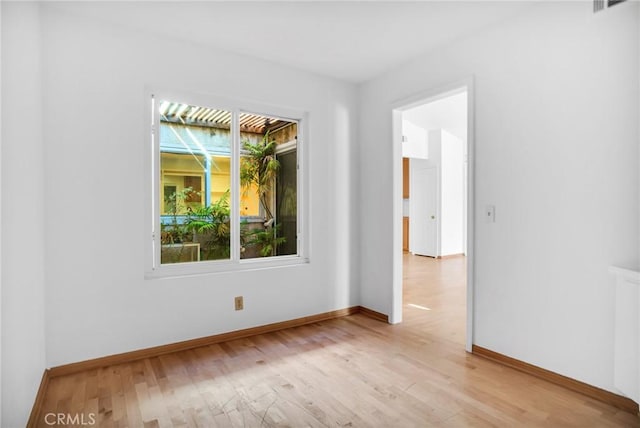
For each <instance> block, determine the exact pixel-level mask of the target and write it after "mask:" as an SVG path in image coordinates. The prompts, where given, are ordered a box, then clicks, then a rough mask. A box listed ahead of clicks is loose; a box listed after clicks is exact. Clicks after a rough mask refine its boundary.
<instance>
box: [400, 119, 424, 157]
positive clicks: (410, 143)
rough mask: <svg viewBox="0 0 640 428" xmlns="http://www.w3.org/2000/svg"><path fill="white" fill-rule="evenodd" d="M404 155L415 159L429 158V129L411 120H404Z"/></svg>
mask: <svg viewBox="0 0 640 428" xmlns="http://www.w3.org/2000/svg"><path fill="white" fill-rule="evenodd" d="M402 136H403V137H405V138H406V141H403V142H402V157H403V158H414V159H428V158H429V146H428V145H427V131H426V130H425V129H424V128H422V127H420V126H418V125H416V124H414V123H412V122H411V121H409V120H404V119H403V120H402Z"/></svg>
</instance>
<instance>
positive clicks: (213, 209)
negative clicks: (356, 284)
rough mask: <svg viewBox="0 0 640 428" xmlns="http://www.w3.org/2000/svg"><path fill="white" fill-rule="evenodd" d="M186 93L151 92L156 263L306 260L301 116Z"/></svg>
mask: <svg viewBox="0 0 640 428" xmlns="http://www.w3.org/2000/svg"><path fill="white" fill-rule="evenodd" d="M185 98H186V97H176V96H171V97H165V96H159V95H158V94H156V95H153V96H152V98H151V110H152V132H151V152H152V156H151V158H152V161H151V168H150V170H151V175H152V180H151V181H152V186H151V187H152V188H151V193H152V196H151V198H150V205H151V209H150V211H151V213H152V215H151V217H152V221H151V223H152V225H151V245H150V248H151V251H150V254H151V256H150V259H152V260H151V262H150V269H148V271H151V272H154V273H160V274H161V275H164V274H169V275H170V274H171V273H172V272H173V273H176V274H184V273H187V274H188V273H191V272H193V273H198V272H207V271H216V270H228V269H240V268H242V266H246V264H247V263H250V264H251V266H252V267H255V266H256V263H265V262H266V264H271V265H272V264H287V263H292V262H294V263H295V262H296V261H303V260H304V259H303V257H302V256H303V251H302V250H303V246H302V228H301V226H302V224H301V218H300V213H301V211H302V210H301V201H302V200H303V199H302V197H301V196H302V195H301V192H300V190H301V186H300V183H301V176H300V171H301V169H300V164H301V160H300V158H301V157H300V148H301V147H300V144H301V141H302V138H301V137H300V131H301V129H302V126H301V125H302V114H295V113H294V114H291V113H290V112H289V115H283V114H282V113H281V112H273V114H271V113H269V114H265V113H254V112H252V111H250V110H243V109H241V106H237V105H235V106H234V105H233V103H228V102H226V103H225V107H221V106H219V105H215V104H214V105H212V104H210V103H199V102H191V101H190V100H189V101H186V100H185ZM229 105H232V108H230V107H229ZM256 110H257V109H256ZM261 111H265V109H263V108H262V109H261Z"/></svg>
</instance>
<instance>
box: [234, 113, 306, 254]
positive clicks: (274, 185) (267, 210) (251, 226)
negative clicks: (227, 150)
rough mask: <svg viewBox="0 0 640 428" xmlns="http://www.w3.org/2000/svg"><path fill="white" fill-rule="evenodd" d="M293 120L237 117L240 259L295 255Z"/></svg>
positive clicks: (295, 172) (294, 144)
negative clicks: (239, 144) (239, 155)
mask: <svg viewBox="0 0 640 428" xmlns="http://www.w3.org/2000/svg"><path fill="white" fill-rule="evenodd" d="M297 132H298V124H297V122H295V121H286V120H282V119H278V118H273V117H268V116H262V115H255V114H248V113H243V114H241V115H240V139H241V158H240V184H241V188H242V189H241V205H240V207H241V209H240V214H241V216H242V218H241V226H240V233H241V258H243V259H249V258H256V257H272V256H278V255H291V254H297V196H296V194H297Z"/></svg>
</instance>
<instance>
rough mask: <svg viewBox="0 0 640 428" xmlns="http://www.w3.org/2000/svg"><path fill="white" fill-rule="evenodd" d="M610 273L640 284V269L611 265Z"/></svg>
mask: <svg viewBox="0 0 640 428" xmlns="http://www.w3.org/2000/svg"><path fill="white" fill-rule="evenodd" d="M609 273H611V274H613V275H615V276H617V277H618V278H622V279H624V280H626V281H629V282H632V283H635V284H638V285H640V269H628V268H623V267H618V266H609Z"/></svg>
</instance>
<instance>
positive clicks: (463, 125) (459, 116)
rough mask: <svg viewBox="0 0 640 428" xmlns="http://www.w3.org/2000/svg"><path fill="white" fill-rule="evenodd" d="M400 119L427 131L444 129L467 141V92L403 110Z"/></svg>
mask: <svg viewBox="0 0 640 428" xmlns="http://www.w3.org/2000/svg"><path fill="white" fill-rule="evenodd" d="M402 118H403V119H405V120H408V121H409V122H411V123H413V124H414V125H417V126H419V127H421V128H423V129H426V130H427V131H429V130H432V129H444V130H445V131H448V132H450V133H451V134H453V135H455V136H456V137H458V138H460V139H461V140H462V141H467V92H466V91H464V92H460V93H459V94H455V95H451V96H449V97H445V98H440V99H438V100H436V101H432V102H428V103H426V104H422V105H419V106H416V107H413V108H411V109H409V110H405V111H403V112H402Z"/></svg>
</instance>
